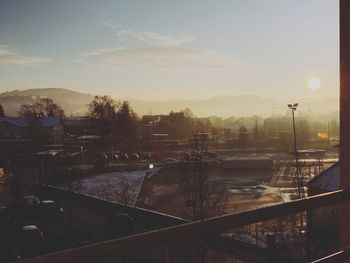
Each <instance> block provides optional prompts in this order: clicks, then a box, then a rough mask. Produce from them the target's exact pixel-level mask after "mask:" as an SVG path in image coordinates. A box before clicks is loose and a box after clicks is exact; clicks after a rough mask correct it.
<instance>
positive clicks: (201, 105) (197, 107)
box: [0, 88, 339, 117]
mask: <svg viewBox="0 0 350 263" xmlns="http://www.w3.org/2000/svg"><path fill="white" fill-rule="evenodd" d="M98 95H103V94H98ZM40 97H47V98H52V99H53V100H54V101H55V102H56V103H57V104H58V105H60V106H61V107H62V108H63V109H64V110H65V113H66V115H67V116H70V115H73V116H78V115H84V114H85V113H86V110H87V107H86V105H87V104H88V103H89V102H90V101H91V100H92V99H93V97H94V95H92V94H86V93H81V92H78V91H73V90H69V89H63V88H45V89H27V90H14V91H7V92H3V93H0V104H1V105H2V106H3V108H4V110H5V113H6V115H8V116H15V115H17V112H18V110H19V108H20V105H22V104H24V103H33V102H34V101H35V100H37V99H38V98H40ZM114 99H116V100H124V99H123V98H114ZM127 100H128V101H129V103H130V104H131V106H132V108H133V109H134V111H135V112H136V113H137V114H138V115H139V116H142V115H145V114H168V113H169V112H170V111H180V110H183V109H185V108H190V109H191V110H192V111H193V113H194V114H195V115H196V116H198V117H207V116H220V117H229V116H238V117H241V116H251V115H259V116H262V117H267V116H271V115H274V114H276V115H278V114H285V113H286V111H287V110H288V108H287V103H289V102H291V101H287V100H284V99H276V98H269V97H261V96H255V95H237V96H234V95H221V96H216V97H213V98H209V99H202V100H188V99H183V100H164V101H160V100H140V99H135V98H127ZM297 101H298V102H299V104H300V106H299V111H301V112H303V113H304V114H308V115H313V116H328V115H335V117H337V116H336V115H337V114H338V113H337V112H338V110H339V99H338V98H337V97H330V96H317V97H316V96H314V97H303V98H299V99H298V100H297ZM293 102H295V101H293Z"/></svg>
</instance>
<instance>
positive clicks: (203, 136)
mask: <svg viewBox="0 0 350 263" xmlns="http://www.w3.org/2000/svg"><path fill="white" fill-rule="evenodd" d="M209 135H210V133H203V132H200V133H195V134H194V135H193V136H194V140H195V147H196V150H197V152H198V141H199V139H201V147H200V150H199V152H198V153H199V156H198V157H199V169H198V197H199V217H200V219H204V206H203V205H204V200H203V199H204V198H203V183H204V182H203V174H202V159H203V150H204V146H205V142H206V140H207V138H208V136H209Z"/></svg>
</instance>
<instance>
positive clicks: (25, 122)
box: [0, 116, 61, 128]
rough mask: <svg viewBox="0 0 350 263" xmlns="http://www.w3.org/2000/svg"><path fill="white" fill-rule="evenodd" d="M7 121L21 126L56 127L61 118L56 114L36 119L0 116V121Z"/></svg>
mask: <svg viewBox="0 0 350 263" xmlns="http://www.w3.org/2000/svg"><path fill="white" fill-rule="evenodd" d="M2 122H7V123H10V124H12V125H15V126H17V127H21V128H27V127H56V126H59V125H60V124H61V120H60V118H59V117H56V116H49V117H41V118H37V119H33V118H28V117H1V118H0V123H2Z"/></svg>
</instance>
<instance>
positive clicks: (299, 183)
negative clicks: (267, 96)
mask: <svg viewBox="0 0 350 263" xmlns="http://www.w3.org/2000/svg"><path fill="white" fill-rule="evenodd" d="M298 105H299V103H290V104H288V108H289V109H290V110H291V111H292V119H293V136H294V154H295V169H296V180H297V188H298V198H299V199H300V198H301V197H302V187H303V185H302V180H301V175H300V169H299V161H298V149H297V136H296V132H295V117H294V111H296V110H297V108H298Z"/></svg>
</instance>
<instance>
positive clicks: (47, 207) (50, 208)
mask: <svg viewBox="0 0 350 263" xmlns="http://www.w3.org/2000/svg"><path fill="white" fill-rule="evenodd" d="M38 212H39V215H40V216H44V217H61V216H63V208H62V207H61V206H60V205H59V204H57V203H56V202H55V201H53V200H43V201H41V202H40V204H39V209H38Z"/></svg>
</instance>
